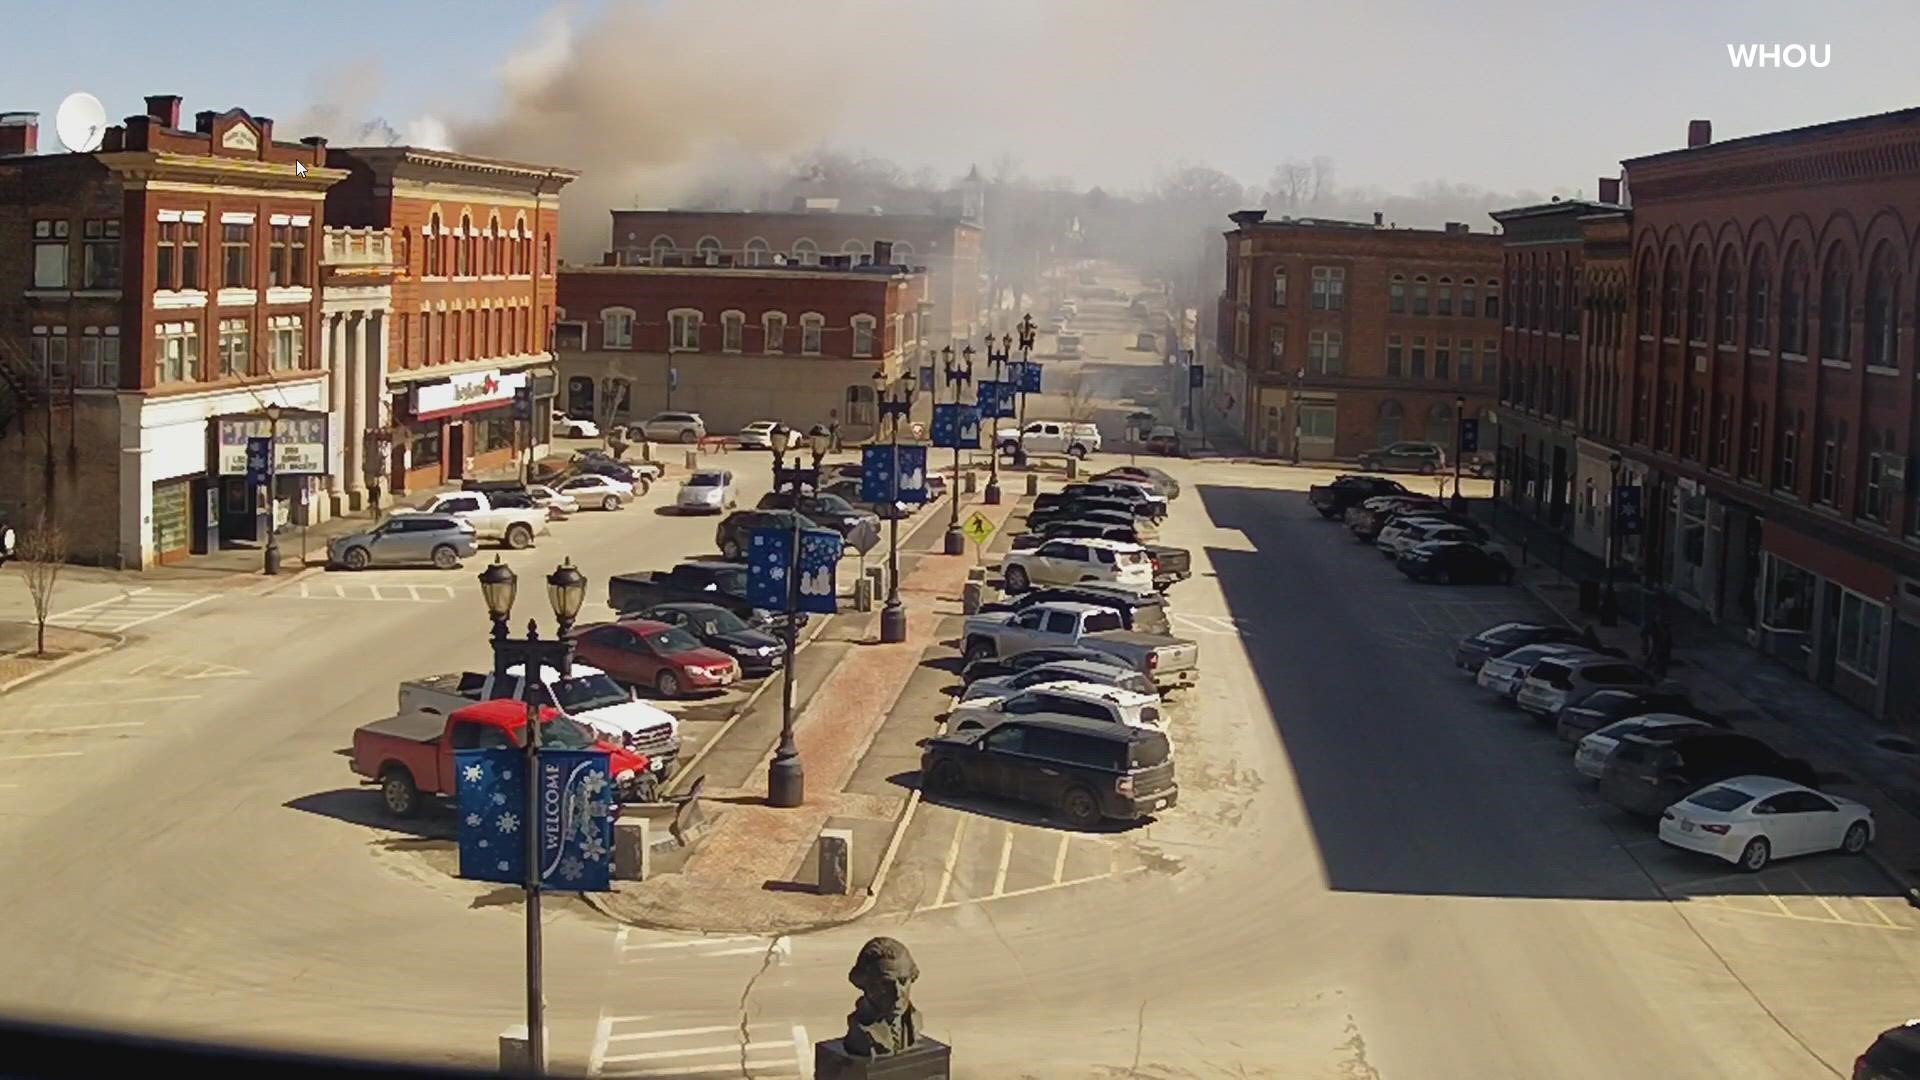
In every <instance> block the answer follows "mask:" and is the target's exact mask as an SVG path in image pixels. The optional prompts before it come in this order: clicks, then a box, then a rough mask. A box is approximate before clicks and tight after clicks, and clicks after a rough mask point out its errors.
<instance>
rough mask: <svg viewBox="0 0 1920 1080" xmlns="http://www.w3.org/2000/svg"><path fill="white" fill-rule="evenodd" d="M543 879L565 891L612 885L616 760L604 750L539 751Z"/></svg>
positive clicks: (597, 889)
mask: <svg viewBox="0 0 1920 1080" xmlns="http://www.w3.org/2000/svg"><path fill="white" fill-rule="evenodd" d="M539 764H540V776H539V781H538V783H539V792H540V821H539V829H540V834H539V839H540V884H541V885H542V886H543V887H545V888H548V889H557V890H560V891H563V892H607V891H608V890H610V889H612V888H613V818H614V812H613V808H614V800H615V798H616V796H615V795H614V790H613V776H612V765H611V762H610V760H609V757H608V755H607V754H606V752H604V751H600V750H542V751H540V762H539Z"/></svg>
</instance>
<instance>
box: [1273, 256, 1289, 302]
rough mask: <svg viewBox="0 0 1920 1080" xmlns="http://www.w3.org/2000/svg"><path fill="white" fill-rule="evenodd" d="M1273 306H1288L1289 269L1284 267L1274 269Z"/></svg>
mask: <svg viewBox="0 0 1920 1080" xmlns="http://www.w3.org/2000/svg"><path fill="white" fill-rule="evenodd" d="M1273 306H1274V307H1286V306H1287V268H1286V267H1284V266H1276V267H1274V268H1273Z"/></svg>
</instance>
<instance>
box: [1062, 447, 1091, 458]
mask: <svg viewBox="0 0 1920 1080" xmlns="http://www.w3.org/2000/svg"><path fill="white" fill-rule="evenodd" d="M1067 456H1068V457H1070V458H1073V459H1074V460H1076V461H1085V460H1086V457H1087V448H1086V447H1084V446H1069V447H1067Z"/></svg>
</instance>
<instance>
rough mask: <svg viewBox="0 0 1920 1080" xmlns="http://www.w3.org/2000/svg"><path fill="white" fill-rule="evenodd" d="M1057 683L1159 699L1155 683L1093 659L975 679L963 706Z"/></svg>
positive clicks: (1133, 672) (1050, 664)
mask: <svg viewBox="0 0 1920 1080" xmlns="http://www.w3.org/2000/svg"><path fill="white" fill-rule="evenodd" d="M1057 682H1073V683H1085V684H1090V685H1093V686H1112V687H1117V688H1118V689H1121V690H1130V691H1132V692H1134V693H1136V694H1148V695H1151V696H1153V697H1155V698H1158V697H1159V696H1160V694H1159V691H1157V690H1155V689H1154V688H1153V680H1151V679H1149V678H1147V677H1146V676H1145V675H1142V674H1140V673H1139V672H1137V671H1135V670H1133V669H1132V668H1125V667H1118V666H1116V665H1114V664H1110V663H1103V662H1099V661H1093V660H1055V661H1053V662H1051V663H1046V664H1036V665H1034V666H1033V667H1030V668H1028V669H1027V670H1025V671H1022V672H1018V673H1015V674H1011V675H1003V676H1000V677H998V678H992V679H978V680H975V681H974V682H972V683H969V684H967V688H966V690H964V691H963V692H962V693H961V695H960V703H961V704H962V705H965V704H966V703H968V702H970V701H978V700H980V699H981V698H1004V697H1006V696H1008V695H1009V694H1013V693H1015V692H1017V691H1021V690H1025V689H1027V688H1029V687H1034V686H1039V685H1041V684H1043V683H1057Z"/></svg>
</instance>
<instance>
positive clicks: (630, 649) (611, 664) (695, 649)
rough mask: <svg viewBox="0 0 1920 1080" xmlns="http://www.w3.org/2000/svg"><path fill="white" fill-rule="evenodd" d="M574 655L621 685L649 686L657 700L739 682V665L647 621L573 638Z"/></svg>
mask: <svg viewBox="0 0 1920 1080" xmlns="http://www.w3.org/2000/svg"><path fill="white" fill-rule="evenodd" d="M574 642H575V646H576V648H575V655H576V656H578V657H579V658H580V662H581V663H583V664H591V665H593V666H594V667H597V668H599V669H600V670H601V671H604V672H606V673H607V674H609V675H611V676H613V677H614V678H616V679H618V680H620V681H621V682H624V683H631V684H633V685H635V686H650V687H652V688H653V689H654V691H655V692H657V693H658V694H659V695H660V696H661V697H670V698H672V697H685V696H687V695H690V694H697V693H703V692H706V691H710V690H719V689H722V688H724V687H727V686H731V685H732V684H733V683H735V682H737V681H738V680H739V678H740V665H739V664H738V663H737V662H735V661H734V659H733V657H731V656H728V655H727V654H726V653H723V652H721V651H720V650H718V649H709V648H707V647H706V646H705V645H702V644H700V641H699V639H698V638H695V637H694V636H693V635H692V634H689V633H687V632H686V631H685V630H683V629H681V628H680V627H678V626H668V625H667V624H666V623H663V622H654V621H653V620H651V619H629V620H627V621H625V622H616V623H600V624H598V625H596V626H589V627H587V628H586V629H584V630H581V631H580V632H579V633H577V634H576V635H574Z"/></svg>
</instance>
